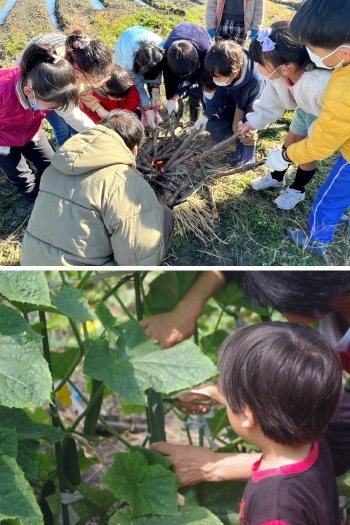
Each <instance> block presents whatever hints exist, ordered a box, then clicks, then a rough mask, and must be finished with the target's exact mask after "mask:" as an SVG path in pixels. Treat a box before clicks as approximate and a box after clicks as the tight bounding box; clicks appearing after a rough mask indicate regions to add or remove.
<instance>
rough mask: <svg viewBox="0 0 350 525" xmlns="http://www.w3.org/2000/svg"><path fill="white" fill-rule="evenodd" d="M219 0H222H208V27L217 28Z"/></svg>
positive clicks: (206, 15)
mask: <svg viewBox="0 0 350 525" xmlns="http://www.w3.org/2000/svg"><path fill="white" fill-rule="evenodd" d="M219 1H220V0H207V6H206V9H205V27H206V29H216V11H217V4H218V2H219Z"/></svg>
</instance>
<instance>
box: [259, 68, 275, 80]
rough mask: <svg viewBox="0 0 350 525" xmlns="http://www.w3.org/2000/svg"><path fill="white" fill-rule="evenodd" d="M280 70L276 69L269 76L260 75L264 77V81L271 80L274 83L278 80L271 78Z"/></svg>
mask: <svg viewBox="0 0 350 525" xmlns="http://www.w3.org/2000/svg"><path fill="white" fill-rule="evenodd" d="M278 70H279V68H276V69H275V70H274V71H272V73H270V74H269V75H264V74H263V73H260V75H261V76H262V77H263V79H264V80H269V81H270V82H273V81H274V80H278V78H274V79H272V80H271V78H270V77H271V76H272V75H273V74H274V73H276V71H278Z"/></svg>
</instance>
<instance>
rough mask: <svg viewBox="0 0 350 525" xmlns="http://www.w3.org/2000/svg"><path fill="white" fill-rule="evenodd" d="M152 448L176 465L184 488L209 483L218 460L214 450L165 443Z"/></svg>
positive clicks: (176, 471)
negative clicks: (214, 464) (213, 467)
mask: <svg viewBox="0 0 350 525" xmlns="http://www.w3.org/2000/svg"><path fill="white" fill-rule="evenodd" d="M150 448H151V449H152V450H155V451H156V452H159V453H160V454H163V455H164V456H166V457H167V458H168V459H169V461H171V462H172V463H173V464H174V467H175V474H176V475H177V477H178V478H179V481H180V485H181V486H182V487H187V486H189V485H195V484H197V483H202V482H203V481H209V478H210V471H211V468H212V465H213V463H214V462H215V459H216V454H215V452H213V451H212V450H209V449H208V448H204V447H195V446H192V445H172V444H171V443H166V442H165V441H160V442H159V443H153V444H152V445H151V446H150Z"/></svg>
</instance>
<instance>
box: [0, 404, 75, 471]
mask: <svg viewBox="0 0 350 525" xmlns="http://www.w3.org/2000/svg"><path fill="white" fill-rule="evenodd" d="M0 424H1V427H2V428H7V429H15V430H16V433H17V439H18V455H17V462H18V465H19V466H20V467H21V468H22V470H23V471H24V473H25V476H26V478H27V479H36V478H37V477H38V456H37V452H38V448H39V439H46V440H47V441H49V442H50V443H56V442H57V441H59V440H60V439H62V438H64V437H65V436H66V433H65V432H62V430H58V429H57V428H54V427H52V426H51V425H43V424H41V423H35V422H34V421H32V420H31V419H30V418H29V417H28V416H27V414H26V413H25V412H24V411H23V410H20V409H19V408H7V407H4V406H0Z"/></svg>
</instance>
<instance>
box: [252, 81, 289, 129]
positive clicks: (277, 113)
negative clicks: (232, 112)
mask: <svg viewBox="0 0 350 525" xmlns="http://www.w3.org/2000/svg"><path fill="white" fill-rule="evenodd" d="M284 111H285V108H284V106H283V104H282V102H281V100H280V98H279V96H278V95H277V93H276V90H275V88H274V87H273V85H272V84H271V82H269V81H267V82H266V86H265V89H264V90H263V92H262V93H261V96H260V98H259V99H258V100H255V102H254V103H253V111H252V112H251V113H248V114H247V115H246V118H247V121H248V122H249V124H250V125H251V126H253V128H254V129H265V128H266V127H267V126H268V125H269V124H271V122H273V121H274V120H276V119H278V118H279V117H281V116H282V115H283V114H284Z"/></svg>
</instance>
